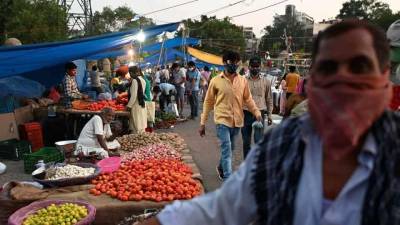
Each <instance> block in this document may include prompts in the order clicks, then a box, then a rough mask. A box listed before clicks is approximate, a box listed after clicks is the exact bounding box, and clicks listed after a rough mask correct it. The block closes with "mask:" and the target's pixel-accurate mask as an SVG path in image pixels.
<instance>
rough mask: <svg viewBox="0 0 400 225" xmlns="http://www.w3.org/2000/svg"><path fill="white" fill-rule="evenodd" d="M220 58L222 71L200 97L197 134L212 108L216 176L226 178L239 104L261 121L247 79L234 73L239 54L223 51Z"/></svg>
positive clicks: (202, 131) (239, 124) (239, 123)
mask: <svg viewBox="0 0 400 225" xmlns="http://www.w3.org/2000/svg"><path fill="white" fill-rule="evenodd" d="M222 61H223V63H224V67H225V70H224V73H222V74H220V75H218V76H216V77H215V78H213V79H212V80H211V82H210V86H209V88H208V91H207V94H206V98H205V100H204V105H203V114H202V115H201V122H200V125H201V126H200V130H199V133H200V135H201V136H204V135H205V124H206V121H207V119H208V114H209V112H210V111H211V110H212V109H214V121H215V124H216V125H217V137H218V139H219V142H220V149H221V158H220V163H219V165H218V166H217V172H218V175H219V177H220V179H222V180H226V179H228V177H229V176H230V175H231V173H232V151H233V149H234V144H235V138H236V136H237V135H238V134H239V129H240V128H241V127H242V126H243V120H244V119H243V117H244V115H243V107H244V106H246V107H247V109H248V111H249V112H251V113H252V114H253V115H254V117H255V118H256V120H257V121H261V120H262V117H261V113H260V110H259V109H258V108H257V105H256V104H255V102H254V100H253V98H252V96H251V93H250V89H249V85H248V84H247V79H246V78H245V77H243V76H240V75H238V73H237V68H238V64H239V62H240V55H239V54H238V53H236V52H227V53H225V54H224V55H223V57H222Z"/></svg>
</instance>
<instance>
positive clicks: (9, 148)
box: [0, 139, 32, 160]
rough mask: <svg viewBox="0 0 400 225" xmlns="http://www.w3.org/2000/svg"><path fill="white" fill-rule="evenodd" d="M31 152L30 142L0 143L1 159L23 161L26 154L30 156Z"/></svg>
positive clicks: (14, 140) (13, 141)
mask: <svg viewBox="0 0 400 225" xmlns="http://www.w3.org/2000/svg"><path fill="white" fill-rule="evenodd" d="M31 152H32V149H31V145H30V143H29V142H28V141H24V140H21V141H18V140H17V139H10V140H6V141H2V142H0V158H1V159H10V160H21V159H23V157H24V154H29V153H31Z"/></svg>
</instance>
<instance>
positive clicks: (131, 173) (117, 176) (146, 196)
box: [90, 159, 200, 202]
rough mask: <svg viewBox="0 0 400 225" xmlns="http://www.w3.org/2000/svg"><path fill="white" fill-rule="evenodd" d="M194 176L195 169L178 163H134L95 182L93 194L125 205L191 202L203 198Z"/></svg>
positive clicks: (169, 160)
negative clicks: (199, 197) (115, 199)
mask: <svg viewBox="0 0 400 225" xmlns="http://www.w3.org/2000/svg"><path fill="white" fill-rule="evenodd" d="M191 175H192V170H191V168H190V167H189V166H187V165H185V164H184V163H182V162H180V161H178V160H172V159H166V160H155V159H151V160H141V161H131V162H126V163H124V164H123V165H121V167H120V168H119V169H118V170H117V171H115V172H113V173H105V174H102V175H100V176H99V177H97V178H96V179H94V180H92V183H93V184H95V185H96V187H95V188H93V189H91V190H90V193H91V194H93V195H100V194H102V193H105V194H107V195H110V196H111V197H113V198H118V199H119V200H121V201H128V200H130V201H140V200H150V201H156V202H160V201H172V200H176V199H191V198H193V197H195V196H197V195H199V194H200V184H199V183H197V182H196V181H195V180H194V179H193V178H192V177H191Z"/></svg>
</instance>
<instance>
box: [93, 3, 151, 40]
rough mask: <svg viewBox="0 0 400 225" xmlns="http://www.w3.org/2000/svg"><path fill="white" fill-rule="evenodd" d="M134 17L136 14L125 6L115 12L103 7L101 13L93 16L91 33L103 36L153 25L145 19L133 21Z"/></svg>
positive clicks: (97, 12) (149, 20)
mask: <svg viewBox="0 0 400 225" xmlns="http://www.w3.org/2000/svg"><path fill="white" fill-rule="evenodd" d="M136 16H137V14H136V13H134V12H133V11H132V9H130V8H129V7H127V6H121V7H118V8H116V9H115V10H112V9H111V8H109V7H104V8H103V11H102V12H99V11H96V12H95V13H94V15H93V24H94V29H93V33H94V34H103V33H109V32H115V31H122V30H128V29H132V28H139V27H147V26H153V25H154V23H153V21H152V20H151V19H149V18H146V17H139V18H138V19H137V20H133V19H134V18H135V17H136ZM132 20H133V21H132Z"/></svg>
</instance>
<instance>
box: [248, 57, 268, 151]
mask: <svg viewBox="0 0 400 225" xmlns="http://www.w3.org/2000/svg"><path fill="white" fill-rule="evenodd" d="M260 66H261V59H260V58H259V57H257V56H255V57H252V58H251V59H250V60H249V72H250V75H249V76H248V77H247V83H248V85H249V88H250V92H251V96H252V97H253V99H254V101H255V103H256V105H257V107H258V109H259V110H260V111H261V115H262V118H263V119H262V124H263V125H264V116H265V114H267V117H268V125H271V124H272V117H271V115H272V109H273V101H272V91H271V81H270V80H268V79H267V78H265V77H261V76H260ZM243 114H244V125H243V127H242V129H241V132H242V140H243V157H244V158H246V156H247V153H248V152H249V151H250V146H251V135H252V133H253V132H254V143H257V142H258V141H260V140H261V139H262V137H263V133H264V132H263V131H264V129H263V128H256V127H255V128H254V129H253V123H254V122H256V118H255V117H254V116H253V114H252V113H251V112H250V111H249V110H248V108H247V107H246V106H245V107H244V109H243ZM253 130H254V131H253Z"/></svg>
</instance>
